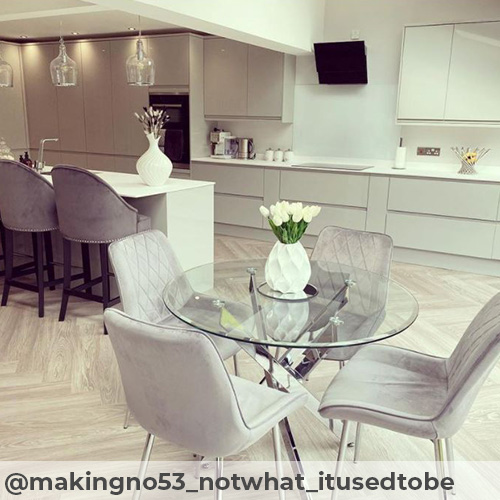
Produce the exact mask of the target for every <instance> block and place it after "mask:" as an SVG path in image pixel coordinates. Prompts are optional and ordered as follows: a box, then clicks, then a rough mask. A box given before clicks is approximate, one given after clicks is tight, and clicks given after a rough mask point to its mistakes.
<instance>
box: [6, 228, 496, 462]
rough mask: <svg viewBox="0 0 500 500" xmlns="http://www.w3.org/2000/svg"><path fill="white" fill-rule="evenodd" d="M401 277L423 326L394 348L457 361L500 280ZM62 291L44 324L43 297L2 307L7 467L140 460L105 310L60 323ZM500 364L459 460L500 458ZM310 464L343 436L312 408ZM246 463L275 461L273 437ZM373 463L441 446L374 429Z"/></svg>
mask: <svg viewBox="0 0 500 500" xmlns="http://www.w3.org/2000/svg"><path fill="white" fill-rule="evenodd" d="M270 247H271V245H270V244H268V243H262V242H256V241H251V240H243V239H236V238H229V237H217V240H216V258H217V259H218V260H225V259H234V258H244V257H256V256H261V257H265V256H267V254H268V252H269V250H270ZM392 275H393V278H394V279H396V280H398V281H399V282H401V283H402V284H404V285H406V286H407V287H408V288H409V289H410V290H411V291H412V292H413V293H414V294H415V295H416V297H417V298H418V300H419V303H420V308H421V312H420V316H419V319H418V320H417V322H416V323H415V325H413V326H412V327H411V328H410V329H409V330H408V331H406V332H404V333H402V334H401V335H400V336H399V337H397V338H395V339H392V340H391V343H393V344H397V345H400V346H404V347H410V348H413V349H416V350H421V351H424V352H429V353H433V354H436V355H443V356H447V355H449V354H450V352H451V351H452V349H453V347H454V346H455V344H456V343H457V341H458V339H459V338H460V336H461V334H462V332H463V331H464V329H465V328H466V326H467V325H468V323H469V322H470V320H471V319H472V318H473V316H474V315H475V314H476V312H477V311H478V310H479V309H480V307H481V305H482V304H484V303H485V302H486V301H487V300H488V299H489V298H491V297H492V296H493V295H494V294H495V293H497V292H498V291H500V278H495V277H484V276H477V275H473V274H467V273H459V272H452V271H446V270H442V269H435V268H427V267H422V266H413V265H407V264H399V263H395V264H394V266H393V272H392ZM59 300H60V292H59V291H55V292H47V307H46V317H45V319H38V317H37V312H36V296H35V295H34V294H31V293H27V292H23V291H20V290H13V291H12V294H11V299H10V301H9V306H8V307H5V308H1V309H0V459H1V460H136V459H138V458H139V457H140V455H141V452H142V448H143V443H144V438H145V432H144V431H143V430H142V429H141V428H140V427H139V426H138V425H137V424H135V423H134V422H133V420H132V424H131V427H129V429H128V430H124V429H123V428H122V421H123V414H124V409H125V404H124V396H123V391H122V388H121V383H120V377H119V373H118V370H117V365H116V362H115V359H114V355H113V351H112V348H111V344H110V341H109V338H108V337H106V336H104V335H103V334H102V324H101V311H100V306H99V305H97V304H91V303H87V302H83V301H79V300H78V299H72V300H71V302H70V308H69V314H68V318H67V320H66V321H65V322H64V323H58V321H57V314H58V308H59ZM240 358H241V359H240V367H241V371H242V374H243V376H246V377H248V378H252V379H257V378H258V377H259V375H260V374H261V372H260V369H259V368H258V367H257V365H256V364H255V363H254V361H252V360H250V359H248V358H245V356H244V355H240ZM336 370H337V365H336V363H333V362H332V363H331V362H325V363H323V365H322V366H320V367H319V369H318V370H316V371H315V372H314V374H313V376H312V377H311V380H310V382H309V386H310V387H311V390H313V391H314V392H317V393H318V394H321V392H322V390H324V388H325V387H326V386H327V385H328V382H329V381H330V379H331V378H332V376H333V375H334V374H335V372H336ZM499 424H500V366H499V367H498V368H495V370H494V371H493V372H492V374H491V376H490V377H489V378H488V380H487V382H486V384H485V385H484V387H483V389H482V391H481V393H480V394H479V397H478V398H477V400H476V403H475V404H474V407H473V408H472V411H471V413H470V416H469V419H468V421H467V423H466V424H465V426H464V428H463V429H462V430H461V431H460V432H459V434H458V435H457V436H456V439H455V447H456V458H457V459H467V460H500V435H499V434H498V427H499ZM291 425H292V428H293V430H294V432H295V436H296V438H297V441H298V445H299V448H300V450H301V452H302V455H303V458H304V459H307V460H324V459H333V458H334V456H335V452H336V448H337V445H338V441H337V438H336V437H335V436H333V435H332V434H331V433H329V432H328V431H327V430H326V428H322V426H321V425H319V424H318V422H317V421H316V419H315V418H314V417H313V416H312V415H310V414H309V413H308V412H307V411H305V410H303V411H301V412H299V413H297V414H296V415H294V416H293V417H292V419H291ZM238 458H249V459H260V460H267V459H272V446H271V441H270V438H269V437H268V438H266V439H263V440H261V441H260V442H259V443H257V444H256V445H254V446H253V447H252V448H251V449H249V450H248V451H247V452H246V454H245V455H244V456H242V457H238ZM362 458H363V459H366V460H386V459H388V460H391V459H395V460H396V459H398V460H429V459H432V446H431V444H430V443H427V442H425V441H423V440H419V439H412V438H407V437H404V436H400V435H396V434H393V433H390V432H387V431H382V430H379V429H374V428H370V429H369V432H366V433H365V438H364V443H363V449H362ZM153 459H154V460H190V459H192V455H191V454H190V453H188V452H187V451H185V450H182V449H179V448H178V447H176V446H173V445H171V444H169V443H166V442H162V441H161V440H157V443H156V445H155V449H154V452H153Z"/></svg>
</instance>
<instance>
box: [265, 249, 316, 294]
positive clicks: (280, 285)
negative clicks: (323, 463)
mask: <svg viewBox="0 0 500 500" xmlns="http://www.w3.org/2000/svg"><path fill="white" fill-rule="evenodd" d="M265 275H266V281H267V284H268V285H269V286H270V287H271V288H272V289H273V290H276V291H278V292H281V293H299V292H302V291H303V290H304V288H305V286H306V285H307V283H308V281H309V278H310V277H311V264H310V262H309V257H308V256H307V253H306V251H305V249H304V247H303V246H302V243H301V242H300V241H298V242H297V243H292V244H290V245H285V244H284V243H281V242H280V241H277V242H276V244H275V245H274V247H273V249H272V250H271V253H270V254H269V257H268V259H267V262H266V267H265Z"/></svg>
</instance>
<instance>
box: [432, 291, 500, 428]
mask: <svg viewBox="0 0 500 500" xmlns="http://www.w3.org/2000/svg"><path fill="white" fill-rule="evenodd" d="M499 357H500V293H499V294H497V295H495V296H494V297H493V298H492V299H491V300H490V301H489V302H488V303H487V304H486V305H485V306H484V307H483V308H482V309H481V311H479V313H478V314H477V315H476V317H475V318H474V319H473V321H472V323H471V324H470V325H469V327H468V328H467V330H466V331H465V333H464V335H463V336H462V338H461V339H460V342H459V343H458V344H457V346H456V348H455V350H454V351H453V353H452V355H451V356H450V358H448V359H447V360H446V368H447V374H448V392H447V398H446V402H445V405H444V409H443V412H442V414H441V415H440V416H439V418H438V419H437V422H436V424H435V425H436V427H437V428H438V429H439V430H440V431H441V434H443V435H450V436H451V435H453V434H454V433H455V432H457V431H458V430H459V429H460V427H461V426H462V424H463V422H464V420H465V419H466V417H467V414H468V412H469V410H470V407H471V406H472V403H473V402H474V399H475V398H476V396H477V393H478V392H479V390H480V388H481V386H482V385H483V383H484V381H485V380H486V378H487V377H488V375H489V373H490V372H491V370H492V369H493V367H494V366H495V364H496V362H497V361H498V358H499Z"/></svg>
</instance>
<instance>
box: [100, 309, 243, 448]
mask: <svg viewBox="0 0 500 500" xmlns="http://www.w3.org/2000/svg"><path fill="white" fill-rule="evenodd" d="M104 322H105V324H106V327H107V329H108V332H109V336H110V338H111V342H112V344H113V349H114V351H115V354H116V357H117V360H118V365H119V367H120V373H121V377H122V383H123V387H124V390H125V395H126V398H127V404H128V406H129V408H130V410H131V412H132V413H133V415H134V417H135V418H136V420H137V421H138V422H139V423H140V425H141V426H142V427H144V429H146V430H147V431H148V432H150V433H152V434H154V435H155V436H158V437H161V438H163V439H166V440H168V441H170V442H173V443H175V444H177V445H179V446H182V447H183V448H185V449H188V450H190V451H192V452H194V453H197V454H199V455H203V456H211V457H223V456H227V455H230V454H233V453H235V452H237V451H240V450H241V449H243V445H244V444H245V442H246V441H247V440H248V437H249V432H250V431H249V429H248V427H247V425H246V423H245V421H244V419H243V416H242V414H241V410H240V408H239V405H238V400H237V398H236V393H235V390H234V387H233V385H232V383H231V379H230V376H229V374H228V372H227V370H226V368H225V366H224V362H223V361H222V358H221V357H220V354H219V352H218V351H217V348H216V347H215V345H214V344H213V342H212V340H211V339H210V338H209V337H208V336H207V335H205V334H203V333H201V332H199V331H193V330H186V329H182V328H172V327H162V326H159V325H153V324H151V323H146V322H142V321H138V320H136V319H133V318H131V317H129V316H127V315H126V314H125V313H123V312H121V311H118V310H116V309H107V310H106V311H105V313H104Z"/></svg>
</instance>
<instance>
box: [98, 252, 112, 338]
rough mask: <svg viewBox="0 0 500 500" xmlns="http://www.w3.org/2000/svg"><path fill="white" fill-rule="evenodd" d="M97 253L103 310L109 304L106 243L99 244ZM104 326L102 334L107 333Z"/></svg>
mask: <svg viewBox="0 0 500 500" xmlns="http://www.w3.org/2000/svg"><path fill="white" fill-rule="evenodd" d="M99 253H100V257H101V274H102V309H103V311H104V310H106V308H107V307H108V305H109V301H110V295H109V293H110V292H109V262H108V244H107V243H100V244H99ZM107 334H108V332H107V330H106V326H104V335H107Z"/></svg>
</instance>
